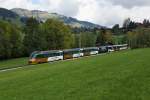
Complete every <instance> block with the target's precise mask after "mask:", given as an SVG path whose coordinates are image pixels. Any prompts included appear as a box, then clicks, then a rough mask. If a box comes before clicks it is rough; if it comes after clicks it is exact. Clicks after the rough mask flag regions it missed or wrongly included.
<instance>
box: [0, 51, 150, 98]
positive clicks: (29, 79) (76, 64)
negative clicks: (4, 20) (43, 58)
mask: <svg viewBox="0 0 150 100" xmlns="http://www.w3.org/2000/svg"><path fill="white" fill-rule="evenodd" d="M149 59H150V49H139V50H133V51H125V52H119V53H113V54H109V55H102V56H95V57H89V58H83V59H78V60H74V61H65V62H55V63H48V64H41V65H36V66H31V67H30V68H29V67H27V68H25V69H19V70H15V71H9V72H3V73H0V100H149V99H150V95H149V93H150V62H149Z"/></svg>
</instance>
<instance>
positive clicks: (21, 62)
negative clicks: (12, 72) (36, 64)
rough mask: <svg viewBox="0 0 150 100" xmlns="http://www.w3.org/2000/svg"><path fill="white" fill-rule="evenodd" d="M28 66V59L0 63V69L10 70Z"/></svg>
mask: <svg viewBox="0 0 150 100" xmlns="http://www.w3.org/2000/svg"><path fill="white" fill-rule="evenodd" d="M26 64H28V58H17V59H11V60H6V61H0V69H5V68H12V67H16V66H22V65H26Z"/></svg>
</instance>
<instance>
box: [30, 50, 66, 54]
mask: <svg viewBox="0 0 150 100" xmlns="http://www.w3.org/2000/svg"><path fill="white" fill-rule="evenodd" d="M61 52H63V51H61V50H51V51H35V52H33V53H32V55H33V54H47V53H61Z"/></svg>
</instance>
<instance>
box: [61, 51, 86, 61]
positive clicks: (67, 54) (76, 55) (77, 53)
mask: <svg viewBox="0 0 150 100" xmlns="http://www.w3.org/2000/svg"><path fill="white" fill-rule="evenodd" d="M82 50H83V49H81V48H76V49H68V50H64V51H63V55H64V60H65V59H72V58H79V57H83V53H82Z"/></svg>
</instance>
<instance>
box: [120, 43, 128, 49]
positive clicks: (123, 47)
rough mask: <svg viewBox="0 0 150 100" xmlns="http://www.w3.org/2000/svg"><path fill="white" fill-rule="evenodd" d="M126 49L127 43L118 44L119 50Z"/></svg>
mask: <svg viewBox="0 0 150 100" xmlns="http://www.w3.org/2000/svg"><path fill="white" fill-rule="evenodd" d="M126 49H128V44H122V45H120V48H119V50H126Z"/></svg>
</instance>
